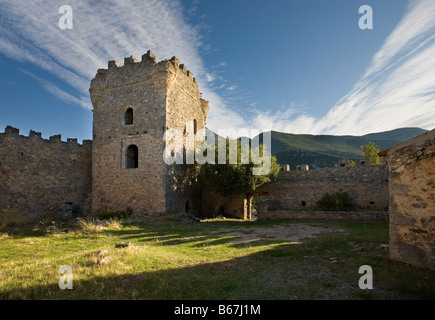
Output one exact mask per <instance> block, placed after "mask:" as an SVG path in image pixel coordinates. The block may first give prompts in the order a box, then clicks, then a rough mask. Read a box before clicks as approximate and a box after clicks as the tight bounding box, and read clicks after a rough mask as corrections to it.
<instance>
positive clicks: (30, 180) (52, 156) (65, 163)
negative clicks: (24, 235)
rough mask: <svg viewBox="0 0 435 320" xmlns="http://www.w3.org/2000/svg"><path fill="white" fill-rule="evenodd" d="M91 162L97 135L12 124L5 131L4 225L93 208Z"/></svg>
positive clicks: (0, 162) (0, 138) (0, 158)
mask: <svg viewBox="0 0 435 320" xmlns="http://www.w3.org/2000/svg"><path fill="white" fill-rule="evenodd" d="M91 164H92V142H91V141H88V140H85V141H84V142H83V144H79V143H77V140H76V139H68V141H67V142H64V141H61V136H60V135H57V136H52V137H50V139H49V140H46V139H43V138H41V133H39V132H34V131H31V132H30V134H29V136H22V135H20V134H19V130H18V129H16V128H12V127H10V126H8V127H7V128H6V130H5V133H0V228H2V227H7V226H13V225H20V224H25V223H29V222H35V220H36V219H40V218H43V217H48V218H50V219H51V218H54V217H59V218H69V217H71V216H73V215H85V214H87V213H89V211H90V208H91V192H92V189H91V168H92V166H91Z"/></svg>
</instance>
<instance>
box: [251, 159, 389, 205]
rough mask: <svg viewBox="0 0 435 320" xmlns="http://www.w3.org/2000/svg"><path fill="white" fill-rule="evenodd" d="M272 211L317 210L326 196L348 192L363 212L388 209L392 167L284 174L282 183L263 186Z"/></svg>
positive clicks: (280, 177)
mask: <svg viewBox="0 0 435 320" xmlns="http://www.w3.org/2000/svg"><path fill="white" fill-rule="evenodd" d="M256 192H264V193H267V194H268V195H267V197H268V200H269V210H295V209H305V210H306V209H310V208H314V207H315V205H316V202H317V201H318V200H319V199H320V198H321V197H322V195H323V194H325V193H328V192H329V193H331V192H347V193H348V194H349V196H350V197H351V198H352V199H353V200H354V202H355V204H356V205H357V206H358V207H360V208H363V209H372V210H387V209H388V167H387V166H385V165H382V166H360V167H353V168H351V167H346V168H324V169H319V170H308V171H280V172H279V175H278V179H277V180H276V181H274V182H272V183H267V184H265V185H263V186H260V187H259V188H258V189H257V190H256Z"/></svg>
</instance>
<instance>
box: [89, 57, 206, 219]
mask: <svg viewBox="0 0 435 320" xmlns="http://www.w3.org/2000/svg"><path fill="white" fill-rule="evenodd" d="M90 94H91V99H92V104H93V106H94V110H93V111H94V126H93V150H92V152H93V163H92V177H93V179H92V181H93V185H92V209H93V211H94V212H100V211H115V210H131V211H133V212H134V213H138V214H144V213H145V214H156V213H164V212H171V211H173V212H182V211H183V210H185V208H186V206H188V204H187V201H188V198H189V196H188V194H189V190H187V189H186V188H182V187H181V185H180V183H179V182H180V181H182V180H183V177H182V175H183V170H184V169H185V168H184V167H183V166H180V165H175V166H177V167H176V168H174V166H168V165H166V163H165V162H164V158H163V152H164V150H165V147H166V142H165V141H164V140H163V135H164V133H165V132H166V131H167V130H169V129H176V130H179V131H180V132H184V129H185V126H186V123H187V122H188V121H191V122H192V123H194V127H195V131H198V130H200V129H202V128H205V123H206V118H207V114H208V102H207V101H205V100H203V99H202V98H201V93H200V92H199V89H198V83H197V81H196V79H195V78H194V77H193V74H192V73H191V72H190V71H188V70H187V69H186V67H185V66H184V65H183V64H179V61H178V59H177V58H176V57H173V58H172V59H170V60H164V61H161V62H159V63H156V58H155V57H154V55H153V54H152V53H151V52H150V51H148V53H147V54H145V55H143V56H142V61H141V62H138V61H137V60H136V59H135V58H134V57H130V58H126V59H125V61H124V66H123V67H121V65H120V64H119V63H118V62H116V61H110V62H109V67H108V69H100V70H98V73H97V75H96V77H95V78H94V79H93V80H92V82H91V88H90ZM131 113H132V118H133V120H132V121H131V119H130V117H131ZM126 117H128V118H129V119H128V120H129V121H126ZM170 142H171V141H168V143H170ZM130 154H131V155H130ZM130 156H131V157H132V158H134V159H130V160H128V159H129V157H130ZM131 161H132V162H133V163H134V165H133V166H129V163H130V162H131Z"/></svg>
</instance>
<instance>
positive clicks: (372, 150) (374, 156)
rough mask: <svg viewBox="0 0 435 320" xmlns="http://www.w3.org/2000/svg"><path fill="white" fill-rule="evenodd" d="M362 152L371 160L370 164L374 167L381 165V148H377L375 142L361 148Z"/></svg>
mask: <svg viewBox="0 0 435 320" xmlns="http://www.w3.org/2000/svg"><path fill="white" fill-rule="evenodd" d="M361 151H362V153H363V155H364V157H367V158H370V164H371V165H372V166H378V165H380V164H382V163H381V159H380V157H379V155H378V153H379V147H378V146H375V143H374V142H369V144H366V145H363V146H361Z"/></svg>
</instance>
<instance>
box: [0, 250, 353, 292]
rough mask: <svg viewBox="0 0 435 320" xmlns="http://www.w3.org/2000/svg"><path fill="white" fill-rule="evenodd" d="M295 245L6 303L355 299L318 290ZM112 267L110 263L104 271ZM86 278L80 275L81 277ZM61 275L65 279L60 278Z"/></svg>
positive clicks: (79, 284) (79, 283) (98, 280)
mask: <svg viewBox="0 0 435 320" xmlns="http://www.w3.org/2000/svg"><path fill="white" fill-rule="evenodd" d="M292 250H293V245H288V244H286V245H279V246H277V247H274V248H273V249H269V250H265V251H262V252H257V253H254V254H251V255H247V256H243V257H240V258H235V259H230V260H226V261H221V262H215V263H203V264H197V265H194V266H188V267H182V268H177V266H175V265H172V266H171V265H168V266H167V267H166V268H165V269H164V270H159V271H152V272H138V273H134V272H131V273H124V274H117V275H109V276H105V277H101V276H97V277H95V278H92V279H87V280H74V281H73V286H74V287H73V289H72V290H61V289H60V288H59V286H58V280H59V279H53V284H50V285H33V286H28V287H23V288H19V289H14V290H8V289H6V290H2V291H1V293H0V298H1V299H30V300H33V299H73V300H81V299H85V300H89V299H92V300H94V299H117V300H124V299H147V300H148V299H151V300H153V299H158V300H174V299H175V300H178V299H180V300H203V299H206V300H214V299H219V300H225V299H232V300H245V299H253V300H270V299H274V300H289V299H316V298H319V299H322V298H331V299H346V298H348V297H354V295H355V294H354V293H353V292H352V290H357V289H358V288H357V286H356V287H355V286H354V287H353V288H351V289H352V290H351V291H350V292H343V290H341V289H340V288H339V287H330V288H327V289H328V290H325V288H324V287H323V286H316V283H315V279H314V280H313V279H311V278H310V277H309V276H308V275H309V274H310V273H313V271H315V270H316V268H313V267H311V266H310V267H306V266H305V268H304V267H303V266H302V265H300V266H299V264H298V262H297V261H295V259H292V257H291V252H292ZM106 267H107V268H110V265H107V266H102V268H106ZM76 276H77V278H78V279H80V275H76ZM59 277H60V275H59Z"/></svg>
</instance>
